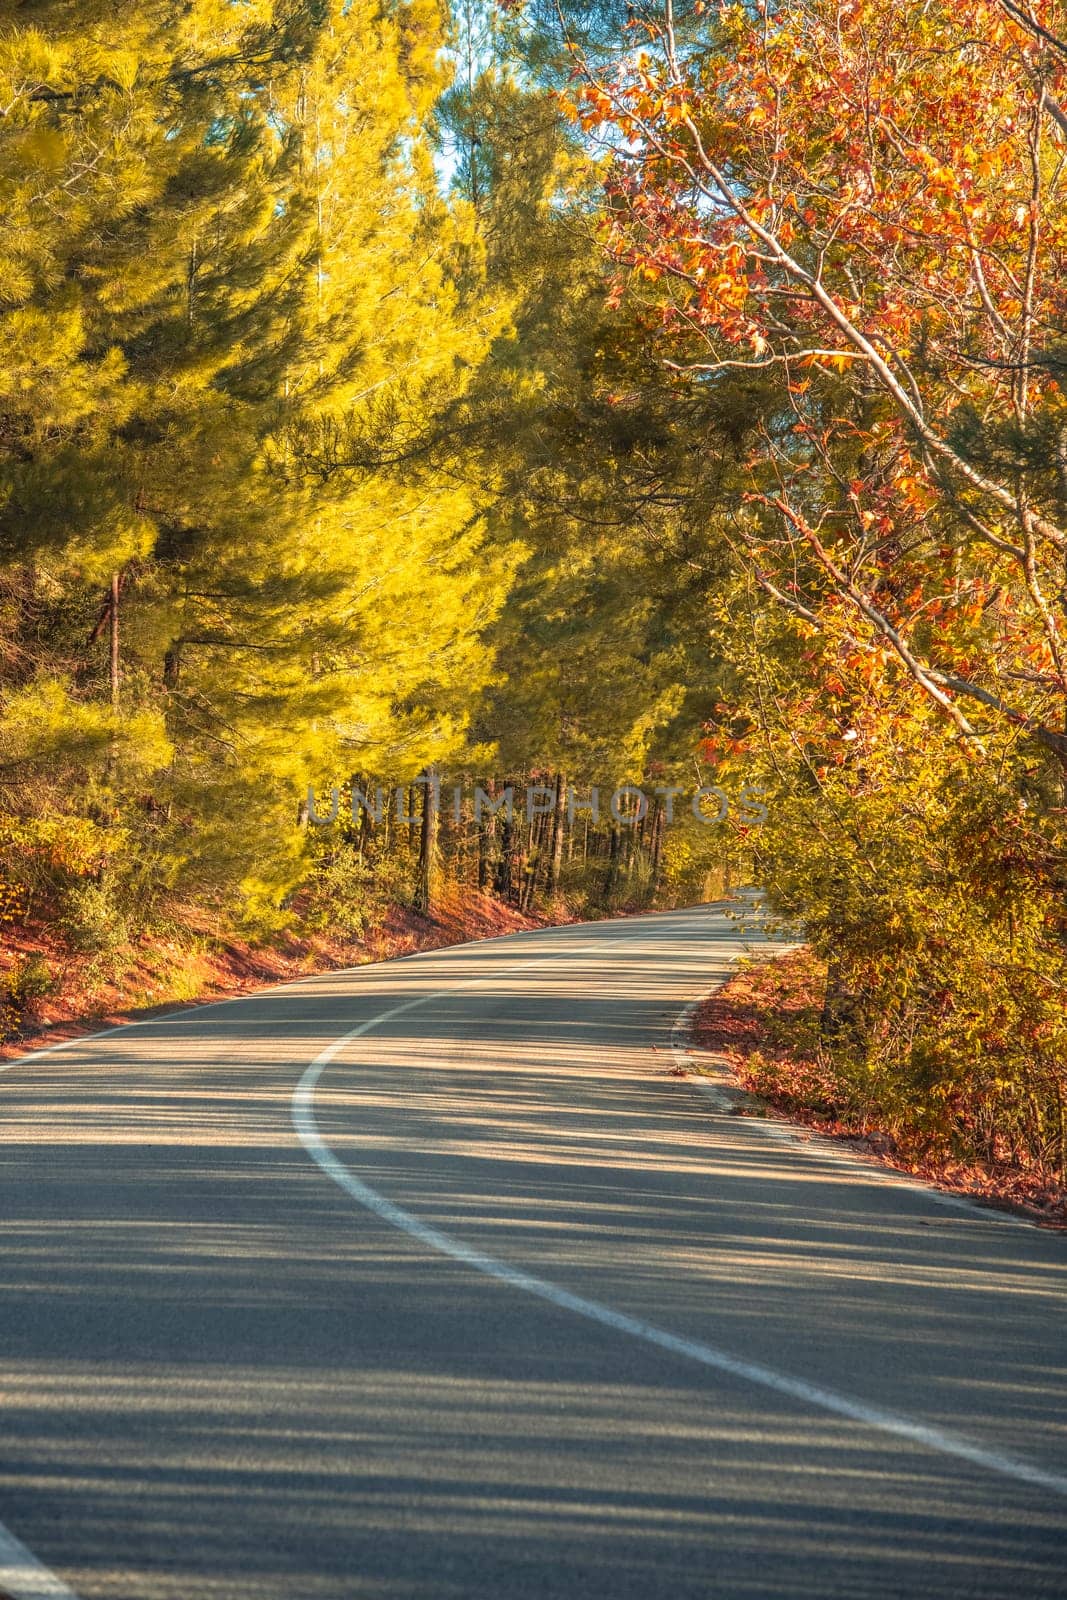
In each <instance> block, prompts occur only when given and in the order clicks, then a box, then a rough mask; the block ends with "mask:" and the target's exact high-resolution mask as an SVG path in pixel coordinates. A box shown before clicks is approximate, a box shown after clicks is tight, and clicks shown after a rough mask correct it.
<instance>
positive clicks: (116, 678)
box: [108, 572, 122, 711]
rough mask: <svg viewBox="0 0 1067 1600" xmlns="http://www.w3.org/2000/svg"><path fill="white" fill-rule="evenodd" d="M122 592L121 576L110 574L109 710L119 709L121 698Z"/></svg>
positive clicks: (115, 573) (116, 573)
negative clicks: (120, 618) (120, 643)
mask: <svg viewBox="0 0 1067 1600" xmlns="http://www.w3.org/2000/svg"><path fill="white" fill-rule="evenodd" d="M121 592H122V574H121V573H118V572H113V573H112V574H111V606H110V611H109V615H108V625H109V639H110V645H111V649H110V658H111V671H110V677H111V709H112V711H117V710H118V709H119V700H120V697H121V681H120V663H119V595H120V594H121Z"/></svg>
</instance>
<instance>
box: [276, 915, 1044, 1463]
mask: <svg viewBox="0 0 1067 1600" xmlns="http://www.w3.org/2000/svg"><path fill="white" fill-rule="evenodd" d="M591 948H592V949H595V948H597V947H596V946H593V947H591ZM601 948H603V947H601ZM569 953H570V954H573V955H579V954H588V953H590V948H588V947H587V949H585V950H579V951H572V952H569ZM548 959H551V958H548ZM543 965H545V962H544V961H539V962H519V963H516V964H515V965H514V966H512V967H508V968H505V969H504V972H503V973H501V972H498V973H495V974H493V975H492V976H491V977H487V978H484V979H479V980H476V981H475V982H472V983H464V984H454V985H451V986H450V987H449V988H447V989H437V990H434V991H433V992H432V993H430V994H425V995H418V996H416V997H415V998H414V999H412V1000H406V1001H404V1002H403V1004H401V1005H397V1006H391V1007H390V1008H389V1009H388V1010H387V1011H382V1012H380V1013H379V1014H378V1015H377V1016H376V1017H371V1018H370V1020H369V1021H368V1022H364V1023H361V1025H360V1026H359V1027H358V1028H353V1029H351V1030H350V1032H348V1033H345V1034H342V1035H341V1037H340V1038H339V1039H336V1040H335V1041H334V1043H333V1044H331V1045H328V1046H327V1048H326V1049H325V1050H323V1051H322V1052H321V1053H320V1054H319V1055H317V1056H316V1057H315V1059H314V1061H312V1062H311V1064H310V1066H309V1067H308V1068H307V1070H306V1071H305V1073H304V1075H303V1077H302V1078H301V1079H300V1082H299V1083H298V1084H297V1086H296V1088H295V1089H294V1090H293V1098H292V1104H291V1114H292V1119H293V1126H294V1128H295V1129H296V1133H297V1137H298V1138H299V1140H300V1142H301V1144H302V1145H303V1146H304V1149H305V1150H306V1151H307V1153H308V1155H309V1156H311V1158H312V1160H313V1161H314V1162H315V1163H316V1164H317V1165H318V1167H319V1168H320V1169H321V1171H323V1172H324V1173H325V1174H326V1176H327V1177H328V1178H331V1179H332V1180H333V1182H334V1183H336V1184H337V1185H338V1187H339V1188H341V1189H343V1190H344V1191H345V1193H346V1194H348V1195H350V1196H351V1198H352V1199H353V1200H355V1201H356V1202H357V1204H359V1205H361V1206H363V1207H364V1208H365V1209H366V1210H367V1211H370V1212H372V1213H373V1214H374V1215H375V1216H377V1217H380V1218H381V1219H382V1221H383V1222H387V1223H389V1224H390V1225H391V1226H392V1227H394V1228H397V1229H399V1231H400V1232H401V1233H406V1234H407V1235H408V1236H409V1237H410V1238H412V1239H415V1240H417V1241H418V1243H420V1244H423V1245H425V1246H426V1247H427V1248H428V1249H430V1250H433V1251H436V1252H437V1254H439V1255H443V1256H448V1257H450V1258H451V1260H453V1261H458V1262H461V1263H462V1264H463V1265H464V1266H467V1267H470V1268H472V1269H473V1270H474V1271H475V1272H478V1273H481V1274H482V1275H483V1276H484V1277H486V1278H492V1279H494V1280H495V1281H496V1282H497V1283H502V1284H505V1285H506V1286H507V1287H508V1288H510V1289H518V1290H520V1291H521V1292H522V1293H524V1294H529V1295H533V1296H535V1297H536V1298H537V1299H539V1300H545V1301H547V1302H548V1303H549V1304H550V1305H553V1306H556V1307H557V1308H558V1309H560V1310H562V1311H571V1312H573V1313H574V1314H575V1315H576V1316H580V1317H584V1318H585V1319H586V1320H587V1321H589V1322H596V1323H599V1324H600V1326H601V1327H605V1328H611V1329H612V1330H613V1331H615V1332H617V1333H625V1334H628V1335H629V1336H630V1337H631V1338H633V1339H640V1340H643V1341H644V1343H646V1344H651V1345H655V1346H656V1347H657V1348H659V1349H660V1350H667V1351H669V1352H670V1353H671V1354H673V1355H679V1356H684V1357H686V1358H687V1359H689V1360H691V1361H696V1362H698V1363H699V1364H700V1365H701V1366H704V1367H710V1368H712V1369H713V1370H714V1371H716V1372H725V1373H728V1374H729V1375H730V1376H731V1377H735V1378H741V1379H743V1380H744V1381H746V1382H748V1383H754V1384H757V1385H759V1387H761V1388H764V1389H770V1390H772V1391H773V1392H774V1393H776V1394H781V1395H786V1396H787V1397H788V1398H789V1399H791V1400H799V1401H800V1402H801V1403H802V1404H804V1405H809V1406H814V1407H816V1408H817V1409H819V1410H821V1411H827V1412H829V1413H830V1414H831V1415H832V1416H836V1417H844V1418H845V1419H846V1420H847V1421H849V1422H856V1423H859V1424H860V1425H861V1426H863V1427H867V1428H873V1429H876V1430H877V1431H878V1432H880V1433H885V1434H889V1435H890V1436H892V1437H893V1438H897V1439H904V1440H906V1441H907V1442H908V1443H909V1444H915V1445H918V1446H920V1448H922V1449H926V1450H931V1451H934V1452H936V1453H937V1454H939V1455H944V1456H950V1457H953V1458H954V1459H956V1460H959V1461H966V1462H967V1463H968V1464H969V1465H971V1466H976V1467H980V1468H983V1469H984V1470H986V1471H988V1472H992V1473H995V1474H997V1475H998V1476H1000V1477H1002V1478H1010V1479H1014V1480H1015V1481H1016V1482H1017V1483H1025V1484H1029V1485H1032V1486H1034V1487H1035V1488H1039V1489H1046V1490H1050V1491H1051V1492H1052V1493H1053V1494H1061V1495H1067V1476H1065V1475H1063V1474H1061V1473H1057V1472H1050V1471H1048V1470H1046V1469H1045V1468H1044V1467H1039V1466H1035V1465H1033V1464H1032V1463H1030V1462H1028V1461H1023V1460H1021V1459H1019V1458H1017V1457H1014V1456H1009V1455H1005V1454H1002V1453H1001V1452H1000V1451H999V1450H990V1449H988V1448H987V1447H986V1446H984V1445H981V1444H978V1443H977V1442H975V1441H974V1440H971V1439H967V1438H965V1437H964V1436H963V1435H961V1434H954V1433H951V1432H949V1431H948V1430H947V1429H943V1428H938V1427H933V1426H930V1425H928V1424H926V1423H923V1422H914V1421H912V1420H911V1418H909V1417H906V1416H902V1415H898V1414H897V1413H895V1412H892V1411H885V1410H883V1409H882V1408H881V1407H880V1406H872V1405H867V1404H866V1402H864V1401H862V1400H854V1399H852V1398H850V1397H849V1396H848V1395H844V1394H838V1393H836V1391H834V1390H833V1389H824V1388H822V1387H821V1386H820V1385H818V1384H813V1383H807V1382H805V1380H804V1379H802V1378H794V1377H791V1376H790V1375H789V1374H788V1373H784V1372H778V1371H776V1370H775V1369H774V1368H773V1367H765V1366H762V1365H761V1364H759V1363H757V1362H754V1361H744V1360H741V1359H740V1358H739V1357H737V1356H734V1355H731V1354H730V1353H729V1351H727V1350H722V1349H719V1348H718V1347H717V1346H715V1345H710V1344H704V1343H703V1342H701V1341H700V1340H697V1339H684V1338H680V1337H679V1336H678V1335H676V1334H673V1333H668V1332H667V1331H666V1330H665V1329H663V1328H657V1327H656V1326H655V1325H654V1324H653V1323H650V1322H645V1321H643V1320H642V1319H641V1318H639V1317H631V1316H628V1315H627V1314H626V1313H625V1312H621V1311H614V1310H613V1309H612V1308H611V1307H610V1306H606V1305H603V1304H601V1302H600V1301H598V1300H589V1299H587V1298H586V1297H585V1296H584V1295H578V1294H573V1293H572V1292H571V1291H570V1290H569V1289H564V1288H562V1287H560V1286H559V1285H558V1284H554V1283H550V1282H549V1281H548V1280H547V1279H545V1278H538V1277H535V1276H533V1275H532V1274H531V1273H528V1272H524V1271H522V1269H521V1268H519V1267H513V1266H511V1265H509V1263H508V1262H506V1261H501V1260H500V1259H499V1258H498V1257H497V1256H491V1255H487V1254H486V1253H485V1252H484V1251H481V1250H476V1249H474V1248H473V1247H472V1246H471V1245H467V1244H464V1243H463V1242H462V1240H460V1239H457V1238H455V1237H453V1235H451V1234H448V1233H444V1232H442V1230H441V1229H440V1228H434V1227H432V1226H431V1225H430V1224H429V1223H426V1222H422V1221H421V1220H420V1219H419V1218H418V1217H416V1216H415V1215H414V1214H413V1213H412V1212H410V1211H405V1210H404V1209H403V1207H402V1206H398V1205H395V1204H394V1202H393V1201H392V1200H388V1199H386V1197H385V1195H383V1194H379V1192H378V1191H377V1190H376V1189H372V1188H371V1186H370V1185H369V1184H367V1183H364V1182H363V1181H362V1179H360V1178H357V1177H356V1175H355V1173H353V1172H352V1171H351V1170H350V1169H349V1168H348V1167H346V1166H345V1165H344V1163H343V1162H342V1161H341V1160H340V1159H339V1158H338V1157H337V1156H336V1155H335V1154H334V1153H333V1151H332V1150H331V1149H330V1147H329V1145H328V1144H327V1143H326V1141H325V1140H324V1139H323V1137H322V1135H321V1133H320V1132H319V1128H318V1124H317V1122H316V1120H315V1090H316V1088H317V1087H318V1083H319V1080H320V1078H321V1077H322V1075H323V1073H324V1072H325V1070H326V1068H327V1067H328V1066H329V1065H330V1063H331V1062H332V1061H334V1060H335V1059H336V1058H337V1057H338V1056H339V1055H340V1054H341V1052H342V1051H343V1050H345V1049H346V1048H347V1046H348V1045H350V1044H352V1043H353V1042H354V1041H355V1040H356V1039H360V1038H362V1037H363V1036H364V1035H365V1034H368V1033H370V1032H372V1031H373V1030H374V1029H375V1028H378V1027H380V1026H381V1025H382V1024H383V1023H386V1022H391V1021H392V1019H393V1018H394V1017H399V1016H403V1015H404V1014H405V1013H406V1012H408V1011H415V1010H417V1009H418V1008H419V1007H421V1006H426V1005H431V1004H432V1003H433V1002H434V1001H435V1000H446V999H450V998H451V997H452V996H453V995H456V994H460V993H463V992H466V991H469V990H470V989H473V988H478V987H481V985H482V984H484V983H492V982H495V981H497V980H498V979H499V978H500V977H502V976H504V975H505V973H507V972H513V971H518V970H520V969H521V970H522V971H530V970H531V969H532V968H533V967H534V966H543Z"/></svg>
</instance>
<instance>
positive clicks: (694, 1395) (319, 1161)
mask: <svg viewBox="0 0 1067 1600" xmlns="http://www.w3.org/2000/svg"><path fill="white" fill-rule="evenodd" d="M742 942H743V940H742V936H741V934H740V932H739V930H738V928H737V926H736V924H734V923H732V922H730V921H728V920H727V919H726V918H724V917H723V916H722V915H721V913H720V912H718V911H716V910H714V909H710V908H701V909H697V910H694V911H688V912H681V913H672V914H670V915H663V916H658V917H646V918H640V919H634V920H629V921H618V922H611V923H602V924H598V925H595V926H591V927H589V926H587V927H575V928H568V929H553V930H545V931H544V932H537V933H530V934H521V935H517V936H514V937H511V938H508V939H503V940H496V941H492V942H489V943H485V944H479V945H467V946H462V947H459V948H457V949H453V950H450V951H444V952H439V953H434V954H430V955H425V956H420V957H416V958H413V959H409V960H406V961H403V962H394V963H390V964H388V965H383V966H378V967H368V968H363V969H361V970H358V971H356V972H351V973H345V974H335V975H331V976H327V977H323V978H318V979H314V980H312V981H308V982H305V983H302V984H299V985H290V986H286V987H282V988H277V989H272V990H267V991H263V992H261V993H259V994H257V995H255V996H252V997H248V998H245V999H241V1000H238V1001H231V1002H227V1003H224V1004H221V1005H216V1006H211V1007H207V1008H203V1009H200V1010H197V1011H191V1012H185V1013H182V1014H179V1015H177V1016H172V1017H170V1018H162V1019H157V1020H155V1021H152V1022H151V1023H148V1024H144V1025H138V1026H135V1027H131V1028H126V1029H122V1030H120V1031H117V1032H114V1033H112V1034H110V1035H107V1036H102V1037H99V1038H98V1039H96V1040H95V1041H94V1040H88V1041H84V1042H78V1043H77V1044H75V1045H73V1046H72V1047H68V1048H64V1049H62V1050H59V1051H56V1052H54V1053H50V1054H47V1055H45V1056H43V1057H38V1058H37V1059H26V1060H24V1061H23V1062H21V1063H18V1064H16V1065H15V1067H14V1068H13V1069H12V1070H9V1071H8V1072H7V1073H6V1075H5V1076H4V1077H3V1078H2V1079H0V1207H2V1216H3V1250H2V1254H0V1275H2V1290H0V1374H2V1382H3V1412H2V1421H0V1434H2V1441H0V1451H2V1460H0V1517H2V1519H3V1523H4V1524H5V1526H6V1529H7V1530H9V1531H8V1532H7V1533H3V1534H0V1589H2V1588H4V1587H5V1585H6V1587H7V1589H8V1590H9V1591H11V1592H12V1593H17V1594H18V1595H19V1596H20V1597H21V1596H25V1597H27V1600H29V1597H30V1596H31V1595H32V1596H34V1597H35V1600H36V1597H38V1596H40V1597H43V1596H48V1595H55V1596H61V1595H69V1594H70V1593H74V1594H75V1595H77V1596H79V1597H81V1600H96V1597H100V1600H105V1597H106V1600H208V1597H211V1600H222V1597H226V1600H320V1597H321V1600H327V1597H329V1600H364V1597H374V1600H416V1597H417V1600H431V1597H432V1600H460V1597H463V1600H475V1597H477V1600H498V1597H503V1600H557V1597H558V1600H572V1597H574V1600H579V1597H590V1600H609V1597H610V1600H658V1597H661V1596H662V1597H664V1600H667V1597H669V1600H690V1597H696V1596H700V1597H707V1596H723V1597H730V1600H742V1597H744V1600H778V1597H782V1600H784V1597H789V1600H801V1597H803V1600H809V1597H810V1600H827V1597H831V1596H848V1597H849V1600H864V1597H868V1596H869V1597H872V1600H873V1597H875V1596H877V1597H879V1600H885V1597H890V1596H902V1597H903V1596H907V1597H908V1600H912V1597H915V1596H921V1597H929V1600H934V1597H948V1596H952V1597H968V1600H970V1597H989V1600H1006V1597H1011V1600H1026V1597H1028V1596H1057V1597H1060V1600H1063V1597H1064V1596H1067V1405H1065V1397H1067V1318H1065V1314H1064V1313H1065V1299H1067V1296H1065V1290H1067V1239H1065V1238H1064V1237H1063V1236H1060V1235H1055V1234H1051V1233H1048V1232H1043V1231H1040V1230H1038V1229H1035V1228H1031V1227H1029V1226H1024V1225H1021V1224H1019V1223H1017V1222H1014V1221H1011V1220H1008V1219H1004V1218H1001V1217H999V1216H997V1215H995V1214H991V1213H981V1212H979V1211H977V1210H975V1209H971V1208H967V1207H962V1208H961V1207H956V1208H952V1207H949V1206H946V1205H944V1204H943V1203H940V1202H939V1201H938V1199H937V1198H936V1197H935V1196H932V1195H931V1194H930V1193H928V1192H926V1191H923V1190H921V1189H919V1188H916V1187H911V1186H907V1185H898V1184H895V1183H893V1182H889V1181H886V1178H885V1175H884V1173H882V1172H880V1171H879V1170H877V1169H874V1170H871V1169H868V1168H867V1167H865V1166H864V1165H863V1164H862V1163H857V1162H851V1161H836V1160H834V1159H833V1158H832V1157H831V1156H830V1155H829V1154H828V1153H827V1151H826V1150H825V1149H824V1148H823V1147H822V1146H820V1145H817V1144H812V1143H810V1142H808V1143H806V1142H804V1141H802V1140H798V1139H794V1138H792V1137H790V1136H787V1135H782V1133H781V1132H780V1130H779V1131H776V1130H775V1129H774V1128H773V1127H770V1128H768V1127H767V1126H766V1125H761V1124H759V1123H756V1122H752V1121H750V1120H746V1119H741V1118H738V1117H735V1116H729V1115H726V1114H723V1113H722V1112H720V1111H717V1110H716V1108H715V1106H714V1104H713V1103H712V1102H711V1101H710V1100H709V1099H708V1098H707V1097H706V1096H704V1095H702V1094H701V1093H700V1092H699V1091H698V1089H697V1088H696V1087H695V1086H694V1085H693V1084H692V1083H691V1082H689V1081H679V1080H678V1079H675V1078H671V1077H669V1076H668V1075H667V1069H668V1066H669V1065H670V1054H669V1050H670V1033H671V1028H672V1025H673V1023H674V1022H675V1020H676V1018H677V1016H678V1014H679V1012H680V1010H681V1009H682V1007H683V1006H684V1005H685V1004H686V1003H687V1002H689V1001H691V1000H692V999H694V998H695V997H696V996H698V995H700V994H703V993H705V992H707V990H708V989H709V988H710V987H712V985H713V983H714V982H715V981H716V979H717V978H719V977H720V976H722V975H723V974H724V972H725V970H726V968H727V966H728V964H729V962H730V960H731V959H732V957H733V956H734V955H736V953H737V952H738V950H739V949H740V947H741V944H742ZM20 1542H21V1543H20ZM22 1546H25V1547H28V1550H32V1551H33V1552H34V1555H35V1556H36V1558H38V1560H39V1561H40V1562H41V1563H42V1564H43V1565H42V1566H41V1567H37V1566H35V1565H34V1564H33V1561H32V1560H31V1558H30V1557H29V1556H28V1555H23V1554H21V1550H22ZM45 1569H48V1570H47V1571H46V1570H45ZM49 1573H51V1574H54V1575H55V1576H52V1577H50V1576H49Z"/></svg>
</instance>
